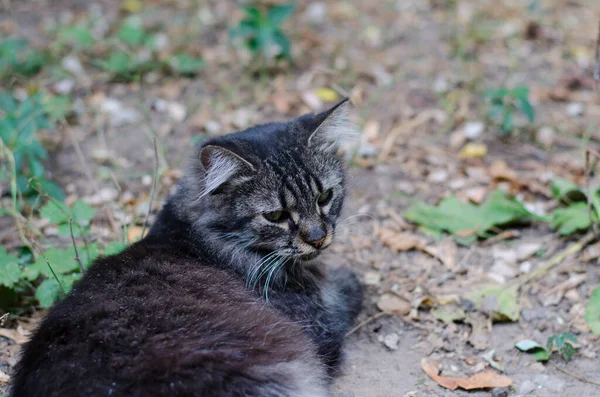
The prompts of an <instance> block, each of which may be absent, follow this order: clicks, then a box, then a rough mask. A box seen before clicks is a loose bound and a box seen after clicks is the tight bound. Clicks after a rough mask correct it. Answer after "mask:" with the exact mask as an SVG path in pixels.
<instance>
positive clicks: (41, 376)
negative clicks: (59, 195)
mask: <svg viewBox="0 0 600 397" xmlns="http://www.w3.org/2000/svg"><path fill="white" fill-rule="evenodd" d="M315 363H318V361H317V360H316V359H315V357H314V353H313V346H312V344H311V343H310V342H309V341H308V340H307V339H306V337H305V336H304V334H303V332H302V328H301V327H300V326H298V325H297V324H293V323H291V322H290V321H289V320H288V319H287V318H285V317H284V316H282V315H281V314H279V313H277V312H275V311H274V310H273V309H271V308H270V306H269V305H268V304H266V303H265V302H264V301H263V300H261V299H260V298H258V297H256V296H254V294H253V293H252V292H250V291H248V290H247V289H246V288H245V287H244V284H243V282H242V280H241V278H238V277H235V275H234V274H232V273H230V272H229V271H226V270H222V269H219V268H217V267H213V266H210V264H207V263H202V261H199V260H198V259H194V258H192V257H188V256H185V255H179V254H172V253H169V251H168V250H165V249H162V248H161V247H160V246H157V245H152V244H148V243H145V242H143V241H142V242H141V243H138V244H135V245H133V246H132V247H130V248H128V249H127V250H125V251H124V252H123V253H121V254H119V255H116V256H113V257H108V258H103V259H101V260H99V261H97V262H96V263H95V264H94V265H93V266H92V267H91V268H90V269H89V270H88V272H87V273H86V274H85V276H84V277H83V279H82V280H81V281H80V282H79V283H78V284H77V285H76V286H75V288H74V290H73V292H72V293H71V294H70V295H69V296H68V297H67V298H65V299H64V300H63V301H62V302H61V303H59V304H58V305H56V306H55V307H54V308H53V309H52V310H50V312H49V313H48V315H47V317H46V318H45V319H44V321H43V322H42V324H41V325H40V327H39V329H38V331H37V332H36V333H35V334H34V335H33V337H32V339H31V341H30V342H29V343H28V344H27V345H26V346H25V348H24V352H23V358H22V360H21V361H20V363H19V365H18V367H17V369H16V373H15V375H14V377H13V388H12V395H13V396H14V397H20V396H34V395H35V396H76V395H86V396H164V395H170V396H237V395H248V396H253V395H256V396H259V395H264V396H282V395H290V396H295V395H297V396H303V395H304V394H296V393H295V392H294V390H290V389H289V388H290V387H292V389H293V388H294V384H295V383H296V384H298V391H300V390H306V387H307V385H305V384H303V385H300V384H299V383H302V382H306V380H304V379H311V378H312V379H313V380H314V379H319V378H321V377H322V369H321V368H319V365H318V364H317V365H315ZM303 372H305V375H312V376H306V377H303V379H296V382H294V380H295V379H294V378H295V377H298V374H299V373H303ZM277 378H279V380H283V379H286V383H285V384H284V383H281V384H280V383H279V382H278V379H277ZM289 379H291V380H292V381H291V382H289V381H288V380H289ZM321 390H322V389H321V386H320V385H319V382H318V381H317V382H315V385H314V390H313V391H314V394H313V395H316V396H318V395H321V393H322V391H321ZM240 391H242V392H241V393H242V394H239V393H240Z"/></svg>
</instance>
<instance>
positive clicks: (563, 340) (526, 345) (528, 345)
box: [515, 332, 579, 362]
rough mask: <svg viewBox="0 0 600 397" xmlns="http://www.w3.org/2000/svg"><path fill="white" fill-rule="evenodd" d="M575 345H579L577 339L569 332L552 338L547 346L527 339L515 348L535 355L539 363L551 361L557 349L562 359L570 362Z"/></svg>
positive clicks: (518, 343)
mask: <svg viewBox="0 0 600 397" xmlns="http://www.w3.org/2000/svg"><path fill="white" fill-rule="evenodd" d="M575 344H579V341H578V340H577V338H575V336H573V334H571V333H569V332H563V333H560V334H556V335H552V336H550V337H549V338H548V341H547V342H546V346H542V345H541V344H539V343H538V342H536V341H534V340H530V339H525V340H522V341H519V342H517V344H516V345H515V347H516V348H517V349H519V350H520V351H522V352H527V353H534V354H535V359H536V360H537V361H548V360H550V358H551V357H552V351H553V349H554V347H556V350H557V351H558V352H559V354H560V355H561V356H562V358H563V359H564V360H565V361H566V362H569V361H571V358H572V357H573V355H574V354H575V346H574V345H575Z"/></svg>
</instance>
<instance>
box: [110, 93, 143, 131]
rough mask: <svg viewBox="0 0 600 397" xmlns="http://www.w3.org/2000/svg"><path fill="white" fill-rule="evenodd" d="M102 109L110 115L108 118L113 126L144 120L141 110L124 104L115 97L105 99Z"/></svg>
mask: <svg viewBox="0 0 600 397" xmlns="http://www.w3.org/2000/svg"><path fill="white" fill-rule="evenodd" d="M100 111H101V112H102V113H105V114H107V115H108V116H109V117H108V120H109V122H110V124H111V125H112V126H113V127H120V126H123V125H126V124H135V123H137V122H139V121H141V120H142V115H141V114H140V112H138V111H137V110H135V109H132V108H128V107H125V106H123V104H122V103H121V101H118V100H116V99H113V98H106V99H104V100H103V101H102V103H101V104H100Z"/></svg>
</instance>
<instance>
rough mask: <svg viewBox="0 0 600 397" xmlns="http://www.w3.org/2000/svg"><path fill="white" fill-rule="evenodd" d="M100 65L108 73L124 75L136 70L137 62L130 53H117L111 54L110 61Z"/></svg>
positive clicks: (99, 63)
mask: <svg viewBox="0 0 600 397" xmlns="http://www.w3.org/2000/svg"><path fill="white" fill-rule="evenodd" d="M98 65H99V66H100V67H101V68H103V69H104V70H106V71H108V72H111V73H115V74H124V73H129V72H131V71H132V70H133V69H134V68H135V66H136V62H135V60H134V58H133V57H132V56H131V55H130V54H129V53H127V52H123V51H115V52H112V53H111V54H110V56H109V57H108V60H106V61H100V62H98Z"/></svg>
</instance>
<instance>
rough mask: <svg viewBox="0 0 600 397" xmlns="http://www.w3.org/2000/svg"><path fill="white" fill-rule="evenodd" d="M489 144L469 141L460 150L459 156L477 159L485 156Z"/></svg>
mask: <svg viewBox="0 0 600 397" xmlns="http://www.w3.org/2000/svg"><path fill="white" fill-rule="evenodd" d="M487 151H488V150H487V146H485V145H484V144H481V143H467V144H466V145H465V146H463V148H462V149H461V150H460V153H459V154H458V157H460V158H461V159H475V158H482V157H485V155H486V154H487Z"/></svg>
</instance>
